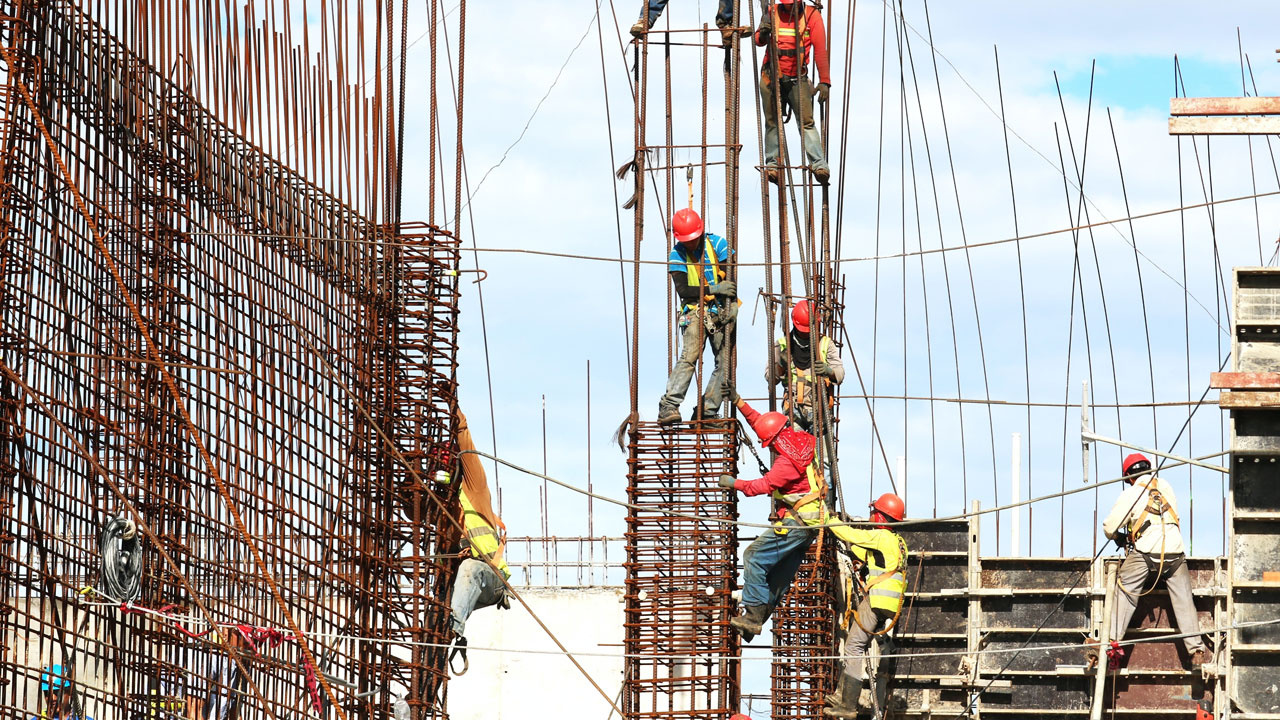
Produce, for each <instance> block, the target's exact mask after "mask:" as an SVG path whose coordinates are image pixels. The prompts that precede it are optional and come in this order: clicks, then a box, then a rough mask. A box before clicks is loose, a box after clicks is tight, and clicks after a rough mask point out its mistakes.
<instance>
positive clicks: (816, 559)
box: [770, 533, 837, 719]
mask: <svg viewBox="0 0 1280 720" xmlns="http://www.w3.org/2000/svg"><path fill="white" fill-rule="evenodd" d="M834 542H835V538H833V537H831V536H830V535H828V534H826V533H823V537H822V539H821V541H815V542H814V543H813V544H812V545H810V546H809V550H808V551H807V552H806V553H805V557H804V562H803V563H801V565H800V569H799V570H798V571H797V572H796V578H795V581H794V582H792V584H791V588H790V589H789V590H787V594H786V595H784V596H783V597H782V602H780V603H779V604H778V607H777V609H775V610H774V612H773V644H774V647H775V648H776V650H775V652H777V653H778V654H779V655H784V656H786V658H787V659H786V660H774V661H773V663H772V668H771V673H770V686H771V689H772V693H773V697H772V714H771V717H772V718H775V719H781V718H788V719H789V718H821V717H822V708H823V703H824V698H825V697H826V696H827V694H828V693H831V692H833V691H834V690H835V681H836V678H837V674H836V672H837V671H836V663H835V661H834V660H832V659H831V657H832V656H833V655H834V654H835V650H836V608H835V603H834V597H835V582H836V579H837V573H836V569H835V568H836V559H835V551H834V546H833V544H832V543H834Z"/></svg>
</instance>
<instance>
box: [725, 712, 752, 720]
mask: <svg viewBox="0 0 1280 720" xmlns="http://www.w3.org/2000/svg"><path fill="white" fill-rule="evenodd" d="M729 720H751V718H749V717H747V716H746V715H743V714H742V713H734V714H732V715H730V716H729Z"/></svg>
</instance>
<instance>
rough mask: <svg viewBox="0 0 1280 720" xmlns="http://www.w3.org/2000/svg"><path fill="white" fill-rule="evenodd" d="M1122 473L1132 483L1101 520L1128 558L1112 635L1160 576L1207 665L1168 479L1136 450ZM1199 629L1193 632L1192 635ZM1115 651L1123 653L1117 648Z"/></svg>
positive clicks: (1195, 652)
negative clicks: (1155, 471)
mask: <svg viewBox="0 0 1280 720" xmlns="http://www.w3.org/2000/svg"><path fill="white" fill-rule="evenodd" d="M1121 474H1123V475H1124V476H1125V482H1127V483H1128V484H1129V487H1128V488H1125V491H1124V492H1122V493H1120V497H1119V498H1117V499H1116V503H1115V505H1113V506H1112V508H1111V512H1110V513H1108V514H1107V517H1106V519H1105V520H1103V523H1102V531H1103V532H1104V533H1105V534H1106V536H1107V538H1108V539H1110V540H1115V541H1116V544H1117V545H1120V546H1121V547H1124V548H1125V549H1126V552H1127V554H1126V557H1125V559H1124V562H1123V563H1121V565H1120V571H1119V572H1118V573H1117V575H1116V587H1115V591H1114V597H1113V599H1112V605H1111V607H1112V613H1111V638H1112V639H1114V640H1121V639H1123V638H1124V634H1125V632H1126V631H1127V630H1128V628H1129V622H1130V621H1131V620H1132V619H1133V613H1134V611H1136V610H1137V608H1138V598H1140V597H1141V596H1142V595H1144V594H1146V593H1147V592H1150V589H1144V588H1146V584H1147V580H1148V579H1150V578H1151V576H1152V575H1154V576H1155V577H1154V579H1152V580H1151V589H1154V588H1155V587H1156V585H1158V584H1159V583H1160V581H1161V580H1163V581H1164V582H1165V587H1166V588H1167V589H1168V591H1169V602H1170V604H1171V605H1172V606H1173V616H1174V619H1175V621H1176V622H1177V625H1178V632H1179V633H1181V634H1186V635H1187V637H1184V638H1183V639H1182V642H1183V643H1184V644H1185V645H1186V648H1187V653H1188V654H1189V655H1190V656H1191V664H1192V665H1203V664H1204V663H1205V662H1206V661H1207V660H1208V659H1209V651H1208V649H1207V648H1206V647H1205V644H1204V639H1203V637H1202V636H1201V635H1199V632H1200V619H1199V617H1198V616H1197V615H1196V606H1195V600H1194V598H1193V597H1192V594H1191V573H1190V572H1189V571H1188V570H1187V564H1186V557H1185V555H1184V553H1185V549H1184V547H1183V542H1182V532H1181V530H1180V529H1179V528H1178V511H1177V507H1176V506H1177V497H1176V496H1175V495H1174V494H1173V488H1172V487H1170V485H1169V483H1168V482H1165V481H1164V480H1162V479H1160V478H1159V477H1157V476H1156V475H1155V474H1154V473H1152V471H1151V461H1150V460H1148V459H1147V457H1146V456H1145V455H1143V454H1141V453H1133V454H1131V455H1129V456H1128V457H1126V458H1125V459H1124V462H1123V463H1122V464H1121ZM1190 633H1195V634H1190ZM1113 652H1123V650H1117V649H1114V648H1113Z"/></svg>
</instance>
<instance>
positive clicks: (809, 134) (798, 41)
mask: <svg viewBox="0 0 1280 720" xmlns="http://www.w3.org/2000/svg"><path fill="white" fill-rule="evenodd" d="M774 40H776V43H775V46H776V48H777V57H776V58H775V57H774V54H773V46H771V47H770V50H769V51H768V52H766V53H765V58H764V68H763V70H762V73H761V76H760V100H761V102H762V103H763V105H764V123H765V133H764V164H765V176H766V177H767V178H768V179H769V182H772V183H775V184H776V183H777V182H778V126H779V125H780V124H781V118H780V117H779V111H780V110H781V109H784V108H787V107H790V108H791V112H793V113H795V114H796V116H797V118H798V119H799V123H800V140H801V145H803V147H804V154H805V156H806V157H807V158H808V160H809V169H810V171H812V172H813V176H814V177H815V178H817V179H818V182H820V183H822V184H824V185H825V184H826V183H827V181H828V180H829V179H830V178H831V171H830V170H829V169H828V168H827V159H826V154H825V153H824V152H823V149H822V136H821V135H820V134H819V133H818V128H817V126H816V125H815V124H814V121H813V98H814V96H815V95H816V96H817V97H818V99H819V100H821V101H822V102H824V103H825V102H826V101H827V96H828V94H829V93H830V91H831V74H830V69H829V65H828V60H829V58H828V57H827V31H826V27H825V26H824V25H823V23H822V12H821V11H820V10H818V9H817V8H813V7H809V6H807V5H806V4H805V3H804V2H803V0H775V1H774V2H773V3H771V4H770V5H769V8H768V10H767V11H766V12H765V14H764V18H763V19H762V20H761V21H760V27H759V28H757V29H756V33H755V41H756V45H761V46H770V45H771V42H773V41H774ZM811 48H812V50H813V54H814V61H815V63H816V64H817V66H818V87H817V88H811V87H810V85H809V78H808V67H809V50H810V49H811ZM775 78H776V79H777V82H776V83H775V82H774V80H775ZM777 86H781V90H782V98H781V100H778V99H777V98H775V96H774V92H775V87H777ZM779 103H780V104H779Z"/></svg>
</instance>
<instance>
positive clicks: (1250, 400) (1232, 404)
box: [1218, 390, 1280, 410]
mask: <svg viewBox="0 0 1280 720" xmlns="http://www.w3.org/2000/svg"><path fill="white" fill-rule="evenodd" d="M1218 407H1220V408H1222V409H1223V410H1236V409H1238V408H1280V392H1278V391H1275V390H1244V391H1240V390H1236V391H1235V392H1232V391H1231V390H1223V391H1222V392H1220V393H1218Z"/></svg>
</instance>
